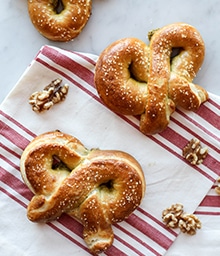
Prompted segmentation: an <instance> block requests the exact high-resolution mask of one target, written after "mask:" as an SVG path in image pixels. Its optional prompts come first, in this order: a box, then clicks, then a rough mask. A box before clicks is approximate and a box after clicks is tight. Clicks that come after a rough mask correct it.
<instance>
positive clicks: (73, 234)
mask: <svg viewBox="0 0 220 256" xmlns="http://www.w3.org/2000/svg"><path fill="white" fill-rule="evenodd" d="M96 60H97V56H95V55H91V54H86V53H79V52H70V51H65V50H62V49H59V48H55V47H51V46H47V45H46V46H43V47H42V48H41V49H40V51H39V53H38V54H37V56H36V58H35V59H34V60H33V61H32V63H31V64H30V66H29V67H28V68H27V70H26V71H25V72H24V74H23V75H22V77H21V78H20V80H19V81H18V83H17V84H16V85H15V87H14V89H13V90H12V91H11V93H10V94H9V95H8V97H7V98H6V99H5V100H4V102H3V103H2V104H1V106H0V131H1V132H0V136H1V137H0V191H1V192H0V209H1V211H0V223H1V228H0V253H1V255H6V256H8V255H14V254H15V252H16V255H32V256H35V255H53V256H58V255H59V256H60V255H64V254H68V255H70V254H71V255H80V256H83V255H90V254H89V251H88V250H87V247H86V245H85V243H84V241H83V239H82V226H81V224H79V223H78V222H77V221H75V220H74V219H72V218H70V217H68V216H67V215H65V214H64V215H63V216H62V217H61V218H60V219H59V220H57V221H53V222H51V223H48V224H36V223H32V222H30V221H29V220H28V219H27V217H26V207H27V205H28V203H29V201H30V199H31V197H32V193H31V192H30V191H29V189H28V188H27V187H26V185H25V184H24V183H23V181H22V178H21V175H20V170H19V161H20V156H21V154H22V151H23V149H24V148H25V147H26V146H27V144H28V143H29V142H30V141H31V140H32V139H33V138H34V137H35V136H37V135H39V134H41V133H44V132H48V131H52V130H56V129H59V130H61V131H62V132H65V133H69V134H71V135H73V136H75V137H76V138H78V139H79V140H80V141H81V142H82V143H83V144H84V145H85V146H86V147H87V148H100V149H117V150H123V151H125V152H128V153H130V154H131V155H133V156H134V157H135V158H136V159H137V160H138V161H139V163H140V164H141V166H142V168H143V170H144V173H145V178H146V183H147V189H146V195H145V198H144V200H143V202H142V204H141V205H140V207H139V208H138V209H137V210H136V211H135V212H134V213H133V214H132V215H131V216H130V217H129V218H128V219H127V220H126V221H123V222H121V223H117V224H115V225H114V226H113V229H114V233H115V239H114V244H113V246H112V247H111V248H110V249H109V250H107V251H106V252H105V253H103V255H120V256H122V255H129V256H132V255H147V256H148V255H165V254H166V253H167V255H170V256H173V255H189V254H186V253H184V251H183V253H182V252H181V250H183V249H184V247H185V244H183V242H184V243H185V240H190V241H195V243H196V241H197V242H198V243H200V242H199V241H198V238H201V236H203V232H204V231H203V228H202V229H201V230H198V232H197V234H196V235H195V236H194V237H191V236H190V237H189V236H188V235H186V234H181V235H179V230H178V229H175V230H171V229H168V228H166V227H165V225H164V223H163V222H162V219H161V214H162V211H163V210H164V209H165V208H167V207H169V206H170V205H171V204H175V203H182V204H183V205H184V210H185V211H186V212H188V213H193V212H195V211H197V213H199V212H200V210H201V209H200V208H201V207H204V205H201V202H202V200H203V199H204V198H205V196H206V194H207V193H210V192H209V191H210V189H213V184H214V183H215V181H216V179H217V178H218V176H219V174H220V162H219V159H220V157H219V156H220V152H219V141H220V131H219V128H220V124H219V113H220V99H219V98H218V97H217V96H215V95H212V94H210V100H209V101H207V102H206V103H204V104H203V105H202V106H201V107H200V109H199V110H198V111H197V112H196V113H193V112H188V111H184V110H181V109H177V110H176V111H175V113H174V114H173V115H172V118H171V122H170V125H169V127H168V128H167V129H166V130H165V131H164V132H162V133H161V134H157V135H154V136H145V135H143V134H142V133H141V132H140V131H139V121H138V119H137V118H136V117H132V116H120V115H117V114H115V113H113V112H112V111H110V110H109V109H107V108H106V107H105V106H104V105H103V104H102V102H101V101H100V99H99V97H98V94H97V92H96V89H95V87H94V82H93V76H94V67H95V63H96ZM12 72H13V71H12ZM56 78H61V79H62V80H63V83H67V84H69V86H70V89H69V93H68V95H67V98H66V99H65V101H63V102H61V103H59V104H56V105H54V106H53V107H52V108H51V109H50V110H49V111H46V112H43V113H35V112H33V111H32V109H31V106H30V104H29V103H28V99H29V96H30V95H31V94H32V93H33V92H35V91H41V90H42V89H43V88H44V86H46V85H47V84H49V83H50V82H51V81H52V80H54V79H56ZM193 137H196V138H198V139H199V140H200V141H201V144H202V146H207V147H208V149H209V154H208V156H207V158H206V159H205V161H204V162H203V164H201V165H198V166H192V165H190V164H189V163H187V162H186V161H185V160H184V159H183V157H182V148H183V147H184V146H185V145H186V143H187V142H188V141H189V140H191V139H192V138H193ZM216 198H218V197H217V196H216ZM198 206H199V208H197V207H198ZM210 207H211V206H210ZM197 209H198V210H197ZM200 215H201V217H202V219H203V217H204V214H200ZM210 216H211V215H208V217H210ZM177 237H178V238H177ZM176 238H177V239H176ZM208 239H209V238H208ZM175 240H176V241H177V242H175V243H176V244H178V248H179V249H178V248H177V249H176V246H175V243H174V245H173V246H172V244H173V242H174V241H175ZM169 248H170V250H169ZM177 252H178V253H177Z"/></svg>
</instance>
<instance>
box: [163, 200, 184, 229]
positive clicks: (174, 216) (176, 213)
mask: <svg viewBox="0 0 220 256" xmlns="http://www.w3.org/2000/svg"><path fill="white" fill-rule="evenodd" d="M182 213H183V205H182V204H173V205H171V206H170V207H169V208H167V209H165V210H164V211H163V212H162V219H163V222H165V223H166V225H167V227H170V228H177V227H178V222H179V218H180V216H181V214H182Z"/></svg>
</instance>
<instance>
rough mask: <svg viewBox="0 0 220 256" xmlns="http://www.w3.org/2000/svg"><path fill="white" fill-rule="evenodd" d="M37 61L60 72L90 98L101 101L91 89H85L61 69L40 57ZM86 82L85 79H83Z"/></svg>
mask: <svg viewBox="0 0 220 256" xmlns="http://www.w3.org/2000/svg"><path fill="white" fill-rule="evenodd" d="M37 62H39V63H41V64H42V65H44V66H45V67H47V68H48V69H50V70H53V71H54V72H56V73H58V74H60V75H61V76H63V77H65V78H66V79H67V80H69V81H71V83H73V84H74V85H76V86H77V87H78V88H79V89H81V90H82V91H84V92H85V93H87V94H88V95H90V96H91V97H92V98H94V99H95V100H96V101H98V102H101V100H100V99H99V97H98V96H96V95H95V94H93V93H92V92H91V91H89V90H87V89H86V88H84V87H83V86H82V85H81V84H80V83H78V82H77V81H76V80H74V79H73V78H72V77H71V76H68V75H67V74H66V73H64V72H62V71H61V70H59V69H57V68H55V67H53V66H51V65H49V64H48V63H47V62H45V61H44V60H42V59H39V58H38V59H37ZM85 82H87V81H85Z"/></svg>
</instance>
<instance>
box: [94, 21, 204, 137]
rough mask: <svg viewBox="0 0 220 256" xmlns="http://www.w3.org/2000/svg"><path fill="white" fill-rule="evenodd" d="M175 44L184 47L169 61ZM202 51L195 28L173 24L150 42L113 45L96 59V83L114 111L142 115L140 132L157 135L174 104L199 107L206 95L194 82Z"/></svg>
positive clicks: (201, 59) (193, 107)
mask: <svg viewBox="0 0 220 256" xmlns="http://www.w3.org/2000/svg"><path fill="white" fill-rule="evenodd" d="M174 48H180V49H181V51H180V53H179V54H178V55H177V56H176V57H174V58H173V59H171V53H172V50H173V49H174ZM204 54H205V46H204V42H203V40H202V38H201V36H200V34H199V32H198V31H197V30H196V29H195V28H194V27H192V26H190V25H188V24H185V23H175V24H171V25H168V26H165V27H163V28H161V29H158V30H156V31H154V33H153V35H152V37H151V39H150V44H149V46H147V45H146V44H145V43H144V42H142V41H141V40H139V39H136V38H125V39H121V40H118V41H116V42H114V43H112V44H111V45H109V46H108V47H107V48H106V49H105V50H104V51H103V52H102V53H101V54H100V57H99V59H98V61H97V64H96V70H95V85H96V88H97V91H98V93H99V95H100V98H101V99H102V100H103V102H104V103H105V104H106V106H107V107H109V108H110V109H111V110H112V111H114V112H116V113H119V114H123V115H141V119H140V130H141V132H143V133H144V134H146V135H150V134H155V133H159V132H161V131H163V130H164V129H165V128H166V127H167V125H168V124H169V120H170V115H171V114H172V113H173V112H174V110H175V107H176V106H180V107H183V108H184V109H187V110H196V109H198V108H199V106H200V104H201V103H202V102H204V101H206V100H207V99H208V94H207V92H206V90H204V89H203V88H202V87H200V86H198V85H196V84H193V83H192V80H193V79H194V78H195V76H196V73H197V72H198V70H199V68H200V67H201V65H202V62H203V59H204Z"/></svg>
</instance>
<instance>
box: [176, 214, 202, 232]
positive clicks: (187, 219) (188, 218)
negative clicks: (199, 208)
mask: <svg viewBox="0 0 220 256" xmlns="http://www.w3.org/2000/svg"><path fill="white" fill-rule="evenodd" d="M178 227H179V228H180V230H181V231H182V232H183V233H187V234H189V235H195V233H196V230H197V229H200V228H201V227H202V224H201V222H200V220H199V219H198V217H196V216H195V215H194V214H188V213H184V214H182V215H181V218H180V220H179V225H178Z"/></svg>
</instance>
